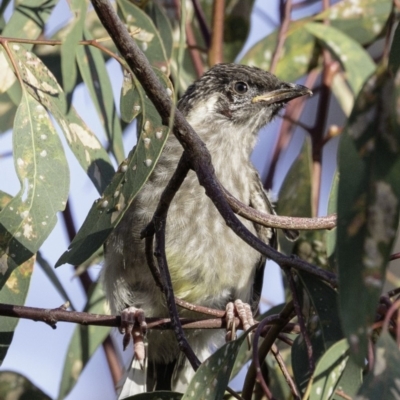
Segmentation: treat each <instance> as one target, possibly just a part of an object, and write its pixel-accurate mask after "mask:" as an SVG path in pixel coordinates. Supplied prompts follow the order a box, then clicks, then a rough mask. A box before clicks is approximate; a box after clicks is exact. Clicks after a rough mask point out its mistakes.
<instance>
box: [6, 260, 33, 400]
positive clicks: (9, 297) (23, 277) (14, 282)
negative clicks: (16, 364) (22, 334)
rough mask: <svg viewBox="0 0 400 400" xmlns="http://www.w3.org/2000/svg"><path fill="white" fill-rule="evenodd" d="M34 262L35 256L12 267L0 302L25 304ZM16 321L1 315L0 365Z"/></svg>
mask: <svg viewBox="0 0 400 400" xmlns="http://www.w3.org/2000/svg"><path fill="white" fill-rule="evenodd" d="M34 263H35V256H33V257H31V258H29V259H28V260H27V261H25V262H24V263H22V264H21V265H20V266H19V268H16V269H14V271H13V272H12V273H11V275H10V277H9V278H8V280H7V282H6V284H5V285H4V286H3V287H2V289H1V290H0V303H6V304H13V305H16V306H23V305H24V304H25V300H26V296H27V295H28V290H29V285H30V282H31V277H32V272H33V265H34ZM18 322H19V319H18V318H11V317H3V316H2V317H1V319H0V365H1V364H2V362H3V361H4V358H5V357H6V354H7V351H8V348H9V346H10V345H11V342H12V339H13V337H14V331H15V329H16V327H17V325H18ZM0 381H1V378H0ZM0 385H1V384H0ZM0 397H1V390H0Z"/></svg>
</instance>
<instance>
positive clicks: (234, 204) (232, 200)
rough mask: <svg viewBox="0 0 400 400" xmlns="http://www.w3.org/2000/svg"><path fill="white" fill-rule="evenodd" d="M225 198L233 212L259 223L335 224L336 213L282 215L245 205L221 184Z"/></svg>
mask: <svg viewBox="0 0 400 400" xmlns="http://www.w3.org/2000/svg"><path fill="white" fill-rule="evenodd" d="M221 190H222V191H223V192H224V195H225V198H226V200H227V201H228V203H229V205H230V206H231V208H232V210H233V212H234V213H235V214H237V215H240V216H242V217H244V218H246V219H248V220H250V221H253V222H256V223H258V224H260V225H264V226H266V227H271V228H279V229H300V230H317V229H333V228H334V227H335V226H336V219H337V217H336V214H332V215H328V216H327V217H318V218H299V217H284V216H281V215H274V214H266V213H263V212H261V211H258V210H256V209H254V208H252V207H249V206H246V205H245V204H244V203H242V202H241V201H240V200H238V199H237V198H236V197H234V196H232V195H231V194H230V193H229V192H228V191H227V190H226V189H225V188H224V187H222V186H221Z"/></svg>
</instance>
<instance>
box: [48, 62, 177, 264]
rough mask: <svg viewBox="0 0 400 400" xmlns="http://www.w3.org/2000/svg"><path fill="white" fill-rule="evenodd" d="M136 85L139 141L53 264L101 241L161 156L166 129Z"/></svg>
mask: <svg viewBox="0 0 400 400" xmlns="http://www.w3.org/2000/svg"><path fill="white" fill-rule="evenodd" d="M155 71H156V70H155ZM158 75H159V78H160V80H161V81H162V83H163V84H164V86H166V87H168V88H169V89H170V90H171V91H172V85H171V83H170V82H169V80H168V79H167V78H166V76H165V75H163V74H162V73H161V72H160V71H158ZM136 88H137V90H135V92H134V95H135V96H137V102H138V103H139V104H140V107H141V114H140V119H139V121H138V128H139V130H140V131H141V133H140V137H139V139H138V143H137V145H136V147H135V149H134V150H133V151H132V152H131V153H130V155H129V157H128V158H127V159H126V160H125V161H124V162H123V163H122V164H121V165H120V166H119V168H118V171H117V173H116V174H115V175H114V178H113V179H112V181H111V183H110V185H109V186H108V187H107V188H106V190H105V191H104V194H103V196H102V197H101V198H100V199H98V200H96V201H95V202H94V203H93V205H92V208H91V209H90V211H89V214H88V216H87V217H86V219H85V221H84V223H83V225H82V227H81V229H80V230H79V232H78V233H77V235H76V236H75V238H74V240H73V241H72V243H71V245H70V247H69V249H68V250H67V251H66V252H65V253H64V254H63V255H62V256H61V257H60V259H59V260H58V261H57V264H56V266H60V265H62V264H64V263H67V262H68V263H70V264H73V265H77V264H81V263H83V262H84V261H85V260H86V259H88V258H89V257H90V256H91V255H92V254H93V253H94V252H95V251H96V250H97V249H98V248H99V247H100V246H101V245H102V244H103V243H104V241H105V240H106V239H107V237H108V235H109V234H110V233H111V231H112V229H113V228H114V227H115V226H116V225H117V224H118V222H119V221H120V220H121V218H122V217H123V215H124V213H125V211H126V210H127V208H128V207H129V205H130V204H131V203H132V201H133V199H134V198H135V196H136V195H137V193H138V192H139V191H140V189H141V188H142V187H143V185H144V184H145V182H146V181H147V179H148V177H149V176H150V174H151V172H152V171H153V169H154V167H155V164H156V163H157V160H158V158H159V157H160V154H161V151H162V149H163V147H164V144H165V141H166V139H167V137H168V129H167V127H165V126H163V125H162V121H161V118H160V116H159V114H158V112H157V111H156V109H155V107H154V105H153V103H152V102H151V101H150V100H149V99H148V98H147V96H146V95H145V93H144V91H143V89H142V87H141V86H140V84H139V83H137V87H136ZM134 102H135V103H136V100H134Z"/></svg>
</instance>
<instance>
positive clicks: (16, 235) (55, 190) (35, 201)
mask: <svg viewBox="0 0 400 400" xmlns="http://www.w3.org/2000/svg"><path fill="white" fill-rule="evenodd" d="M13 153H14V160H15V167H16V172H17V175H18V179H19V181H20V183H21V189H20V191H19V193H18V194H17V196H15V197H14V198H13V199H12V200H11V201H10V202H9V203H8V204H7V205H6V206H5V208H3V209H2V211H1V212H0V252H1V253H0V254H1V257H0V261H1V263H0V269H1V272H2V274H1V277H0V287H2V286H3V285H4V283H5V282H6V280H7V278H8V277H9V276H10V274H11V272H12V270H13V269H14V268H15V267H16V266H18V265H21V264H22V263H24V262H25V261H27V260H28V259H29V258H31V257H32V255H33V254H35V253H36V251H37V250H38V249H39V248H40V246H41V245H42V243H43V242H44V240H45V239H46V238H47V236H48V235H49V234H50V232H51V231H52V230H53V228H54V226H55V224H56V222H57V215H56V214H57V212H58V211H61V210H63V209H64V208H65V204H66V200H67V196H68V191H69V170H68V164H67V161H66V159H65V154H64V150H63V147H62V144H61V141H60V139H59V137H58V136H57V133H56V131H55V129H54V127H53V125H52V123H51V121H50V118H49V116H48V114H47V112H46V110H45V108H44V107H43V106H42V105H41V104H39V103H38V102H37V101H36V100H35V99H34V98H33V97H31V96H30V95H29V94H28V93H27V92H26V91H24V94H23V97H22V102H21V105H20V106H19V107H18V110H17V114H16V116H15V123H14V135H13Z"/></svg>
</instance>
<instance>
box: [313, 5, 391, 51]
mask: <svg viewBox="0 0 400 400" xmlns="http://www.w3.org/2000/svg"><path fill="white" fill-rule="evenodd" d="M391 10H392V1H391V0H358V1H357V2H354V0H342V1H338V2H337V3H336V4H333V5H332V6H331V7H329V8H328V9H327V10H325V11H323V12H321V13H320V14H318V15H316V16H315V17H314V20H319V21H321V22H322V21H324V19H325V18H327V19H328V20H329V22H330V24H331V25H332V26H333V27H334V28H336V29H339V30H340V31H342V32H344V33H346V34H347V35H348V36H350V37H351V38H352V39H354V40H356V41H357V42H359V43H360V44H362V45H366V44H369V43H371V42H372V41H373V40H375V39H376V38H377V37H379V36H381V35H382V33H383V32H384V27H385V24H386V21H387V20H388V18H389V15H390V12H391Z"/></svg>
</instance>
